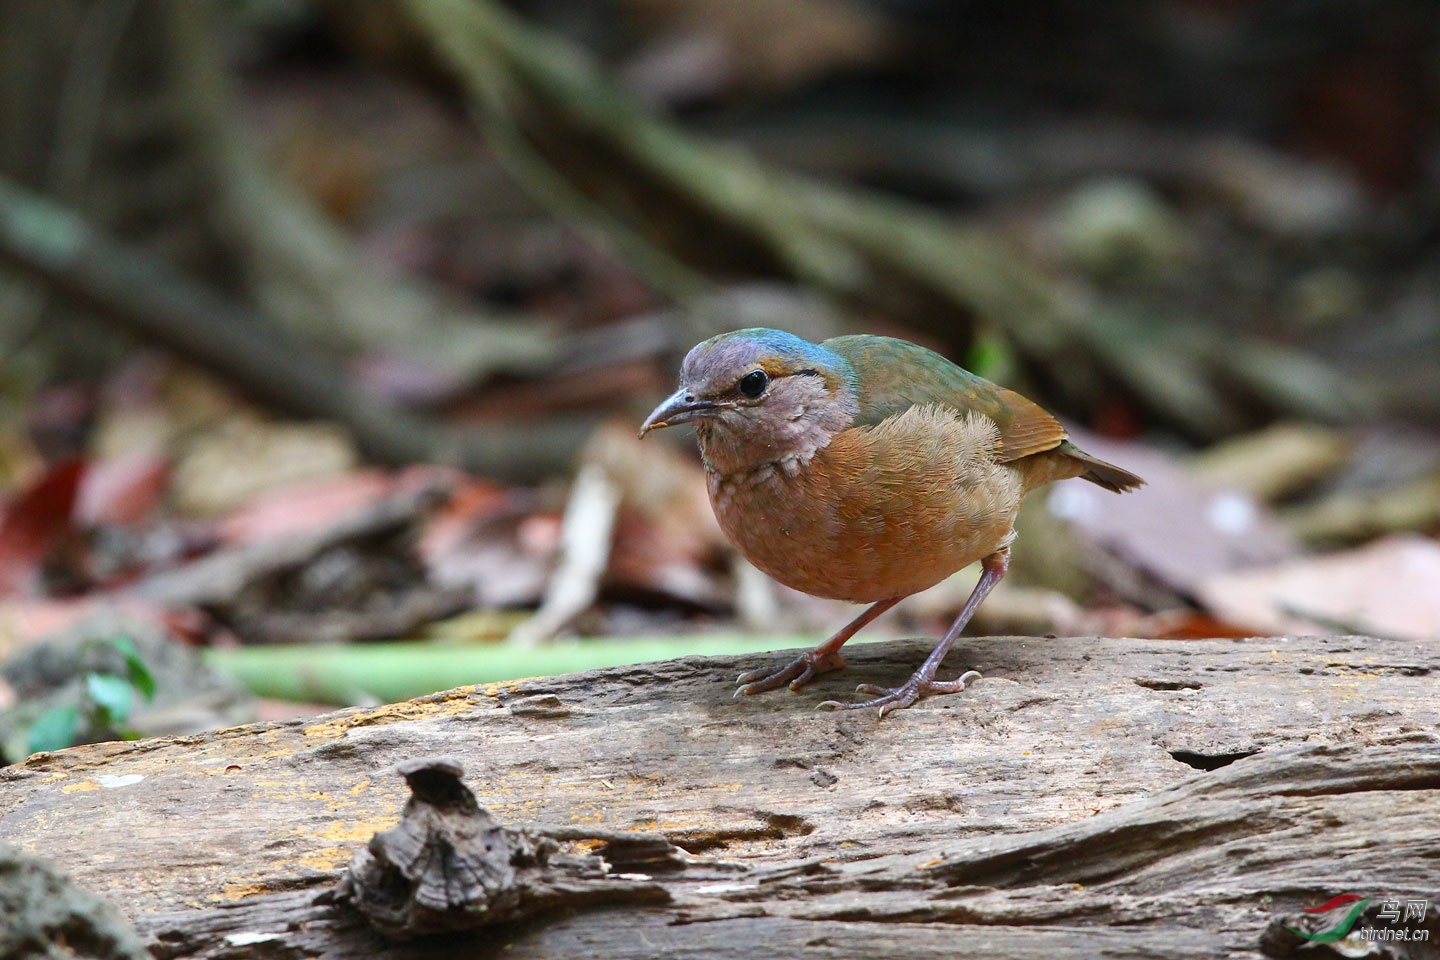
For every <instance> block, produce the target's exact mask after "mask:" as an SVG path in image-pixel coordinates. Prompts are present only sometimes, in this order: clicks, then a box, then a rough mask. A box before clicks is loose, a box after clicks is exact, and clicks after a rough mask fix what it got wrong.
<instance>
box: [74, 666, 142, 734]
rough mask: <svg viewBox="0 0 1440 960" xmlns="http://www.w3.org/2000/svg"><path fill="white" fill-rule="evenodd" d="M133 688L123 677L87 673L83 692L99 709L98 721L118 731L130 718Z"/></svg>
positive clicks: (111, 674) (110, 674)
mask: <svg viewBox="0 0 1440 960" xmlns="http://www.w3.org/2000/svg"><path fill="white" fill-rule="evenodd" d="M134 690H135V688H134V687H132V686H130V681H129V680H126V679H125V678H124V677H117V676H115V675H114V674H113V673H87V674H86V675H85V692H86V693H88V694H90V699H91V700H93V701H95V706H96V707H98V708H99V712H100V719H101V721H102V722H103V723H104V724H105V726H107V727H111V728H112V729H118V728H119V727H120V725H121V724H123V723H124V722H125V720H126V718H127V717H129V716H130V704H131V703H132V701H133V700H134V699H135V697H134Z"/></svg>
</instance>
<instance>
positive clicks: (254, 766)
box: [0, 637, 1440, 958]
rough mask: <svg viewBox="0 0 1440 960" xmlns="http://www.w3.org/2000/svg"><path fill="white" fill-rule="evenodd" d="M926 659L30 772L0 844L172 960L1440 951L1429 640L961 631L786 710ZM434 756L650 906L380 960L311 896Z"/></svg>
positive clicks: (637, 673) (65, 756)
mask: <svg viewBox="0 0 1440 960" xmlns="http://www.w3.org/2000/svg"><path fill="white" fill-rule="evenodd" d="M925 650H926V645H925V644H922V643H918V642H914V641H901V642H895V643H884V644H872V645H864V646H860V647H857V648H856V649H855V650H854V652H853V654H852V657H851V667H850V669H849V670H847V671H845V672H844V673H843V674H835V675H828V676H826V677H824V678H822V679H821V680H820V681H819V682H817V683H816V684H815V685H813V686H812V687H810V688H807V689H806V690H805V691H803V692H802V693H801V694H798V695H795V694H790V693H788V692H780V693H775V694H769V695H763V696H759V697H754V698H748V699H740V700H736V699H733V698H732V697H731V696H730V693H731V690H732V686H731V680H732V679H733V677H734V676H735V674H736V673H738V672H739V671H740V670H741V669H742V668H745V667H750V666H754V665H755V663H754V660H755V658H753V657H752V658H745V659H741V658H732V657H715V658H699V657H693V658H684V659H679V660H673V661H665V662H660V663H652V664H643V665H639V666H630V667H617V668H613V669H608V670H596V671H590V672H586V673H579V674H572V675H568V676H563V677H551V678H543V679H535V680H527V681H520V682H515V683H504V684H491V685H487V686H484V687H476V688H464V689H459V690H454V691H450V692H447V693H442V694H436V695H434V696H431V697H425V698H421V699H419V700H414V701H410V702H408V703H401V704H392V705H387V706H383V707H379V708H375V709H362V710H349V711H342V712H339V713H335V714H330V715H327V716H324V717H320V718H316V719H313V720H309V721H301V722H291V723H283V724H268V725H257V726H250V727H241V728H235V729H231V730H223V731H219V732H216V733H212V734H207V735H203V736H196V737H186V738H176V739H171V740H154V741H143V742H139V743H130V744H105V745H96V746H91V747H80V748H75V749H72V750H66V751H62V752H59V753H54V754H44V755H39V756H37V757H34V758H32V759H31V760H30V761H28V762H26V763H24V764H21V765H19V766H17V767H13V768H9V769H8V770H5V771H0V836H4V837H6V838H7V839H10V840H11V841H13V842H15V843H17V844H19V845H20V846H22V847H24V848H26V849H28V850H30V851H32V852H35V853H39V854H42V855H44V856H48V857H50V858H52V859H54V860H56V861H57V862H59V863H60V864H61V865H62V866H63V867H64V868H65V869H66V870H67V871H69V872H70V873H71V874H72V876H73V877H74V879H75V880H76V881H77V882H78V883H80V884H81V885H82V886H84V887H87V888H89V889H91V890H93V891H95V892H98V893H101V894H102V895H104V896H106V897H108V898H110V899H112V900H113V901H114V902H115V903H116V904H117V905H118V906H119V907H120V909H121V911H122V912H123V913H124V914H125V915H127V916H128V917H129V918H131V920H132V921H133V922H134V923H135V924H136V926H137V928H138V929H139V930H140V932H141V933H142V935H144V936H145V937H146V938H147V940H148V941H149V942H150V944H151V948H152V949H153V950H154V951H155V952H156V954H157V955H158V956H163V957H259V956H266V957H271V956H327V957H342V956H361V955H364V956H381V957H430V956H441V955H447V956H448V955H451V954H453V953H454V952H455V950H456V949H459V948H463V949H464V950H465V951H466V952H467V955H475V956H491V955H495V956H499V955H501V954H502V953H503V955H504V956H505V957H507V958H523V957H542V956H555V955H562V954H563V955H570V956H587V957H607V958H608V957H616V958H619V957H651V956H659V955H665V956H691V955H694V956H699V955H701V954H704V955H706V956H708V957H730V956H735V957H751V956H761V955H769V956H789V955H800V954H804V955H805V956H807V957H808V956H822V957H823V956H837V957H839V956H856V955H862V954H869V955H875V956H889V957H929V956H937V957H938V956H947V957H950V956H955V955H957V954H961V955H968V954H980V955H985V956H994V957H1017V958H1018V957H1042V956H1044V957H1053V956H1087V957H1088V956H1123V957H1130V956H1134V957H1206V956H1217V957H1218V956H1229V957H1262V956H1288V955H1290V954H1291V953H1292V952H1294V951H1295V950H1298V949H1300V948H1301V947H1302V946H1304V945H1305V944H1306V941H1305V940H1304V939H1303V938H1301V937H1300V936H1298V935H1297V934H1295V933H1292V932H1289V931H1288V930H1287V929H1286V928H1287V927H1289V928H1295V929H1299V930H1314V929H1319V926H1317V924H1321V923H1322V921H1327V920H1333V919H1334V918H1333V915H1330V914H1327V915H1325V916H1324V917H1321V918H1319V919H1318V920H1317V919H1316V918H1315V917H1310V916H1306V915H1305V914H1304V913H1302V908H1303V907H1307V906H1312V905H1315V904H1319V903H1322V902H1324V901H1326V900H1328V899H1330V898H1331V897H1334V896H1336V895H1338V894H1342V893H1350V892H1353V893H1358V894H1360V895H1361V896H1363V897H1376V898H1383V897H1393V898H1400V899H1401V900H1402V901H1403V900H1422V899H1423V900H1426V901H1427V903H1428V908H1427V915H1426V917H1425V919H1424V920H1423V921H1421V922H1420V923H1418V924H1416V923H1412V924H1410V926H1411V927H1413V928H1414V929H1415V930H1416V931H1421V930H1424V931H1428V935H1429V937H1430V942H1423V943H1409V944H1403V945H1402V944H1381V945H1378V946H1380V948H1381V950H1382V952H1381V953H1378V954H1375V955H1376V956H1395V957H1410V956H1416V957H1418V956H1432V955H1434V954H1433V949H1434V941H1436V940H1440V903H1436V902H1435V894H1436V892H1437V889H1440V882H1437V878H1440V873H1437V869H1436V864H1437V863H1440V831H1437V830H1436V811H1440V749H1437V744H1440V700H1437V698H1436V696H1435V676H1436V674H1437V671H1440V651H1437V650H1436V649H1435V648H1434V647H1433V646H1428V647H1427V646H1426V645H1422V644H1416V643H1410V642H1400V641H1394V640H1381V639H1375V638H1364V637H1330V638H1260V639H1251V640H1245V641H1229V640H1211V641H1188V642H1183V641H1182V642H1175V641H1170V642H1166V641H1147V640H1108V639H1094V638H1076V639H1061V640H1045V639H1033V638H985V639H973V640H967V641H965V642H964V643H962V644H961V647H960V649H959V650H958V651H957V652H956V653H954V654H952V657H951V660H950V666H949V668H948V669H949V670H950V671H958V670H960V669H963V668H966V667H969V666H978V667H979V668H980V669H982V670H983V671H985V674H986V676H985V679H983V680H982V681H980V682H978V683H977V684H975V685H974V687H973V688H972V689H971V690H968V691H966V692H965V693H963V694H959V695H955V696H948V697H937V698H933V699H928V700H925V701H922V702H921V703H920V704H918V705H917V706H916V707H914V708H912V709H909V710H904V711H900V712H898V713H895V714H892V715H891V716H890V717H888V718H886V719H885V720H884V721H877V719H876V718H875V717H874V715H873V714H870V713H859V712H840V713H823V712H816V711H814V710H813V709H811V708H812V707H813V705H814V704H816V703H818V702H820V701H821V700H824V699H828V698H831V697H835V696H843V695H844V691H845V690H847V689H848V687H849V685H850V684H853V683H856V682H860V681H869V682H879V683H884V682H898V681H899V680H900V679H903V677H904V676H906V675H907V674H908V672H909V671H910V669H912V668H913V666H914V665H915V663H916V662H918V660H919V659H920V658H921V657H922V656H923V654H924V652H925ZM784 656H785V654H781V653H776V654H773V655H768V656H764V657H763V659H767V660H768V659H773V660H775V661H776V662H779V661H781V660H782V659H783V658H784ZM426 755H448V756H452V757H456V758H458V759H459V760H460V761H461V762H462V763H463V765H464V767H465V769H466V772H467V776H466V782H467V783H468V784H469V785H470V786H471V787H472V788H473V789H474V791H475V793H476V794H477V795H478V798H479V800H480V803H481V804H482V805H483V806H485V807H486V808H488V809H489V810H490V811H491V812H492V813H493V814H494V815H495V816H496V818H497V819H498V820H500V821H501V822H503V823H506V824H510V825H523V824H538V825H541V826H551V827H557V828H566V829H567V830H568V831H569V835H570V836H574V835H576V834H577V832H578V833H583V832H584V831H585V830H595V831H597V832H605V831H612V832H613V831H647V832H652V833H659V834H663V835H664V836H665V837H666V838H667V839H669V840H670V841H671V842H672V843H674V844H677V845H678V846H680V847H682V848H684V850H686V851H688V858H687V861H688V862H687V864H686V866H685V867H684V868H683V869H678V870H672V871H667V872H663V873H661V872H657V873H656V874H655V875H654V876H653V878H652V879H653V880H654V881H655V882H656V883H659V884H661V885H663V886H664V888H665V890H666V892H667V894H668V898H669V899H668V902H664V903H658V904H657V903H654V902H653V901H652V902H649V903H637V904H635V905H631V906H606V907H604V908H598V909H594V910H588V911H574V912H568V913H565V914H563V915H560V916H556V917H553V918H549V919H545V918H542V919H539V920H534V921H531V922H529V923H527V924H525V925H524V926H521V927H518V928H517V927H503V928H496V929H492V930H488V931H487V930H482V931H479V932H476V933H473V934H466V935H463V936H461V937H460V939H459V940H457V939H455V938H454V937H452V938H451V939H447V940H442V941H434V940H418V941H410V942H407V943H401V944H392V943H390V942H388V941H385V940H383V939H382V938H380V937H379V935H378V934H376V933H374V932H373V931H372V930H371V929H370V928H369V927H368V926H367V925H366V923H365V922H364V920H363V919H361V918H360V917H358V916H357V915H356V914H354V913H352V912H349V911H348V909H346V908H343V907H340V906H336V905H333V904H325V903H318V904H317V903H316V902H315V900H316V896H317V894H320V893H321V892H322V891H325V890H327V889H329V888H330V887H331V886H332V885H333V883H334V881H335V879H336V878H337V876H338V875H339V871H340V869H341V868H342V867H343V866H344V865H345V864H346V862H347V861H349V859H350V857H351V854H352V853H353V851H354V850H355V848H356V847H358V846H360V845H363V844H364V843H366V841H367V840H368V839H369V838H370V836H371V835H372V834H373V833H375V832H376V831H379V830H384V829H387V828H389V827H391V826H393V825H394V824H395V822H396V820H397V817H398V814H399V811H400V808H401V806H402V805H403V804H404V802H405V800H406V797H407V792H406V790H405V787H404V784H403V782H402V781H401V779H400V778H399V777H397V776H395V775H394V774H393V773H392V772H391V768H392V767H393V765H394V764H395V763H397V762H400V761H403V760H406V759H412V758H415V757H420V756H426ZM624 869H626V870H629V869H630V868H629V867H626V868H624ZM1379 902H1380V901H1379V900H1378V899H1377V901H1376V903H1375V905H1372V906H1371V907H1370V909H1369V911H1368V912H1367V914H1366V917H1365V918H1364V919H1363V920H1362V923H1371V924H1372V925H1373V926H1382V925H1383V921H1377V920H1375V919H1374V913H1375V910H1376V909H1377V908H1378V905H1379ZM1427 925H1428V926H1427ZM1416 935H1418V933H1417V934H1416ZM1385 950H1391V951H1398V952H1391V953H1388V954H1387V953H1385V952H1383V951H1385ZM1407 950H1408V951H1410V952H1403V951H1407ZM1417 950H1418V951H1421V952H1415V951H1417ZM1425 950H1430V951H1431V952H1430V953H1425V952H1423V951H1425ZM1296 955H1297V956H1317V955H1323V954H1317V952H1316V951H1315V950H1313V949H1311V950H1307V951H1306V952H1304V953H1299V954H1296Z"/></svg>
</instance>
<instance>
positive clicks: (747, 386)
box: [740, 370, 770, 400]
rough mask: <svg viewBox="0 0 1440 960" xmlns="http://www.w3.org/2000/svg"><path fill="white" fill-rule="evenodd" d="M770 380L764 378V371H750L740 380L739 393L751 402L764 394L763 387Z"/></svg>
mask: <svg viewBox="0 0 1440 960" xmlns="http://www.w3.org/2000/svg"><path fill="white" fill-rule="evenodd" d="M769 382H770V378H769V377H767V376H765V371H764V370H752V371H750V372H749V373H747V374H745V376H743V377H741V378H740V392H741V393H743V394H745V396H747V397H749V398H750V399H751V400H754V399H755V398H756V397H758V396H760V394H762V393H764V392H765V386H766V384H768V383H769Z"/></svg>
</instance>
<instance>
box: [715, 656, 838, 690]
mask: <svg viewBox="0 0 1440 960" xmlns="http://www.w3.org/2000/svg"><path fill="white" fill-rule="evenodd" d="M844 666H845V658H844V657H842V656H841V655H840V654H838V653H824V654H818V655H817V653H816V651H814V650H811V651H810V652H809V653H802V654H801V655H800V656H798V657H796V658H795V659H794V660H792V661H791V662H790V663H789V664H787V665H785V666H783V667H781V668H780V669H779V670H774V671H765V670H751V671H750V672H749V673H742V674H740V676H739V677H738V678H737V679H736V680H735V682H736V683H738V684H741V686H740V687H739V688H738V689H737V690H736V691H735V696H737V697H742V696H743V697H748V696H750V695H751V694H755V693H764V692H765V691H766V690H774V689H775V688H777V687H783V686H785V685H786V684H787V683H788V684H789V685H790V689H791V690H799V689H800V688H801V687H803V686H805V684H807V683H809V682H810V681H811V680H814V679H815V677H816V676H817V675H819V674H822V673H829V672H830V671H832V670H840V669H843V668H844Z"/></svg>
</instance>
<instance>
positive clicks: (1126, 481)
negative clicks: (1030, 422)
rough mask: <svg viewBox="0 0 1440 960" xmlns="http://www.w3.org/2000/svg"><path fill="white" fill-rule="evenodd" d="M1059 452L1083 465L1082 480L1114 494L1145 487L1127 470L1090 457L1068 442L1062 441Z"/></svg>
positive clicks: (1143, 483)
mask: <svg viewBox="0 0 1440 960" xmlns="http://www.w3.org/2000/svg"><path fill="white" fill-rule="evenodd" d="M1059 450H1060V452H1061V453H1064V454H1066V455H1067V456H1069V457H1070V458H1071V459H1072V460H1078V461H1080V462H1081V463H1083V464H1084V465H1085V467H1086V470H1085V472H1084V473H1082V474H1080V479H1082V480H1089V481H1090V482H1091V483H1094V484H1097V485H1099V486H1102V487H1104V488H1105V489H1106V490H1113V491H1114V492H1115V493H1128V492H1129V491H1131V490H1134V489H1136V488H1137V487H1143V486H1145V481H1144V480H1142V479H1140V478H1139V477H1137V476H1136V475H1135V474H1133V473H1131V472H1130V471H1129V470H1122V469H1120V468H1119V467H1117V466H1115V464H1113V463H1106V462H1105V461H1104V460H1101V459H1099V458H1098V457H1092V456H1090V454H1088V453H1086V452H1085V451H1084V450H1081V449H1080V448H1079V447H1077V446H1075V444H1073V443H1071V442H1070V441H1069V440H1065V441H1062V442H1061V444H1060V447H1059Z"/></svg>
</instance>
